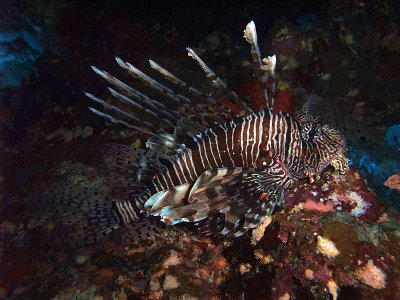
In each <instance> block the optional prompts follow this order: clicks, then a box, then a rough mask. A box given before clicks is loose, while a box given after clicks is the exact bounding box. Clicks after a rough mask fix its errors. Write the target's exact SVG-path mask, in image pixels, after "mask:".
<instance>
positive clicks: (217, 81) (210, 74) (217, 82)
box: [186, 47, 253, 113]
mask: <svg viewBox="0 0 400 300" xmlns="http://www.w3.org/2000/svg"><path fill="white" fill-rule="evenodd" d="M186 50H187V51H188V56H189V57H190V58H192V59H193V60H195V61H196V62H197V63H198V65H199V66H200V67H201V68H202V69H203V71H204V72H205V73H206V77H207V78H209V79H210V80H211V84H212V86H214V87H216V88H219V89H222V90H223V91H224V93H225V94H226V95H227V96H228V97H229V99H230V100H232V101H233V103H235V104H236V105H238V107H239V108H240V110H244V111H245V112H247V113H253V111H252V109H251V108H249V107H248V106H247V105H245V104H244V103H242V102H241V101H239V98H238V95H237V94H236V93H235V92H234V91H231V90H229V89H228V85H227V84H226V83H225V82H224V81H223V80H222V79H221V78H219V77H218V76H217V75H216V74H215V73H214V71H213V70H211V68H210V67H209V66H208V65H207V64H206V63H205V62H204V61H203V60H202V59H201V58H200V57H199V56H198V55H197V54H196V52H194V50H193V49H192V48H190V47H187V48H186Z"/></svg>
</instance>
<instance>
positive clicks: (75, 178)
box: [28, 144, 161, 249]
mask: <svg viewBox="0 0 400 300" xmlns="http://www.w3.org/2000/svg"><path fill="white" fill-rule="evenodd" d="M134 150H135V149H134V148H132V147H130V148H129V146H126V147H125V145H117V144H112V145H107V146H106V147H105V148H104V149H103V150H102V151H100V153H101V154H100V156H99V157H98V159H99V160H100V161H101V162H102V163H98V166H99V168H100V169H101V170H100V172H98V171H99V170H95V169H93V168H92V167H86V166H83V165H81V164H75V165H73V166H72V167H71V166H67V167H66V166H63V167H61V168H60V169H61V170H59V171H58V172H57V173H65V174H66V175H61V176H59V177H58V179H57V181H55V182H52V183H51V184H49V185H48V186H46V187H45V188H44V189H43V191H42V192H40V193H38V194H37V195H36V196H34V197H32V198H33V199H29V200H28V205H29V208H30V210H31V212H32V213H31V215H32V220H31V222H30V223H29V225H28V226H29V229H30V234H29V237H28V239H34V240H36V243H35V245H36V244H38V243H37V240H39V242H40V245H42V246H43V247H44V248H46V247H52V248H67V249H73V248H77V247H81V246H84V245H87V244H92V243H94V242H97V241H99V240H102V239H104V238H105V237H107V238H109V239H116V240H119V241H121V240H125V239H140V238H146V237H147V236H148V235H152V234H155V233H157V232H159V231H160V229H161V228H160V227H159V226H158V225H157V222H155V220H151V219H143V218H142V217H143V216H142V215H141V214H140V213H139V211H140V208H139V206H140V202H141V201H144V199H145V197H144V196H143V195H144V194H145V186H144V185H140V183H139V182H138V181H137V180H136V177H135V176H134V175H135V172H137V171H138V163H137V162H136V159H137V156H138V155H139V154H138V153H137V152H136V151H134ZM123 154H124V155H123ZM141 198H143V199H141ZM136 199H140V201H139V200H137V201H136ZM124 205H125V206H127V205H129V207H133V206H135V209H136V211H137V212H138V213H137V215H136V216H137V217H136V218H134V219H130V222H132V223H130V224H126V223H127V222H126V218H125V219H124V218H123V216H121V214H120V213H121V210H120V209H118V206H124ZM43 247H42V248H43Z"/></svg>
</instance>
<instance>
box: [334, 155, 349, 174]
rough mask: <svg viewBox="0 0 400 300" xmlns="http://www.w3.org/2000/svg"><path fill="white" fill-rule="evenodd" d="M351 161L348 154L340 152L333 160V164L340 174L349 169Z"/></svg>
mask: <svg viewBox="0 0 400 300" xmlns="http://www.w3.org/2000/svg"><path fill="white" fill-rule="evenodd" d="M349 161H350V160H349V159H348V158H347V157H346V156H344V155H343V154H342V153H340V154H339V155H338V156H337V157H335V158H334V159H333V160H332V161H331V165H332V167H333V168H334V169H335V171H338V172H339V174H341V175H344V174H345V173H346V172H347V170H348V169H349Z"/></svg>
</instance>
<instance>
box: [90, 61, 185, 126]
mask: <svg viewBox="0 0 400 300" xmlns="http://www.w3.org/2000/svg"><path fill="white" fill-rule="evenodd" d="M92 69H93V71H95V72H96V73H97V74H98V75H100V76H101V77H103V78H104V79H106V80H107V81H108V82H109V83H111V84H112V85H114V86H116V87H118V88H119V89H121V90H124V91H126V92H127V93H128V95H129V96H132V97H134V98H135V99H137V100H138V101H139V103H140V104H142V105H144V106H145V107H146V108H147V109H148V110H151V111H153V112H154V113H156V114H157V115H158V116H160V117H163V118H167V119H168V120H171V121H172V122H176V121H177V120H178V118H177V117H175V116H174V115H173V114H176V115H178V114H179V113H178V112H177V111H175V110H174V111H172V113H173V114H172V113H171V112H170V111H169V109H167V108H166V107H165V105H164V104H163V103H161V102H159V101H157V100H153V99H150V98H149V97H148V96H147V95H145V94H143V93H141V92H139V91H137V90H135V89H134V88H132V87H131V86H129V85H127V84H126V83H124V82H122V81H120V80H119V79H117V78H116V77H114V76H112V75H110V74H108V73H107V72H106V71H103V70H100V69H98V68H96V67H95V66H92ZM128 99H129V100H130V101H129V103H131V104H132V105H135V104H134V103H136V104H139V103H138V102H137V101H134V100H133V99H130V98H128Z"/></svg>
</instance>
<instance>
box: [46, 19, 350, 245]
mask: <svg viewBox="0 0 400 300" xmlns="http://www.w3.org/2000/svg"><path fill="white" fill-rule="evenodd" d="M244 37H245V39H246V40H247V42H248V43H249V44H250V45H251V54H252V59H253V62H254V63H255V64H256V66H257V69H258V71H257V72H258V77H259V79H260V83H261V84H262V86H263V88H264V94H265V106H266V107H265V109H263V110H262V111H260V112H255V111H253V110H252V109H251V108H250V107H248V106H247V105H246V104H245V102H244V101H243V99H239V97H238V96H237V94H236V93H235V92H232V91H230V90H229V89H228V88H227V84H226V83H225V82H224V81H223V80H222V79H221V78H219V77H218V76H217V75H216V74H215V73H214V72H213V71H212V70H211V68H209V67H208V66H207V64H206V63H205V62H204V61H203V60H202V59H201V58H200V57H199V56H198V55H197V54H196V53H195V52H194V51H193V50H192V49H190V48H187V50H188V55H189V56H190V57H191V58H192V59H194V60H195V61H196V62H197V63H198V64H199V66H200V67H201V68H202V69H203V71H204V72H205V74H206V77H207V78H208V79H209V80H210V84H211V85H212V86H214V87H216V88H218V89H220V90H221V91H222V92H223V93H224V94H225V95H226V96H225V98H224V99H228V100H229V101H230V102H231V103H234V104H235V105H236V106H237V107H238V108H239V111H240V112H239V113H235V112H233V111H232V110H231V109H230V108H228V107H226V106H224V105H223V104H222V101H221V100H220V98H215V99H214V98H213V97H212V96H210V95H208V94H206V93H203V92H201V91H199V90H198V89H196V88H194V87H193V86H190V85H189V84H187V83H186V82H185V81H183V80H181V79H180V78H178V77H177V76H175V75H174V74H172V73H171V72H169V71H168V70H166V69H165V68H163V67H162V66H160V65H159V64H157V63H156V62H154V61H152V60H150V66H151V68H153V69H154V70H156V71H157V72H159V73H161V75H162V76H163V77H164V78H165V79H167V80H168V81H169V82H170V83H173V84H174V85H175V86H177V87H178V88H179V90H178V91H176V89H175V90H174V89H172V88H169V87H168V86H166V85H164V84H162V83H160V82H159V81H156V80H155V79H153V78H151V77H150V76H148V75H146V74H145V73H143V72H142V71H140V70H139V69H137V68H136V67H134V66H133V65H131V64H130V63H129V62H124V61H123V60H121V59H120V58H116V62H117V63H118V65H119V66H121V67H122V68H123V69H125V70H127V71H128V72H129V74H130V75H132V76H133V77H134V78H136V79H139V80H140V81H141V82H142V83H144V85H147V86H148V87H150V88H151V89H153V90H154V91H155V92H157V93H159V94H160V95H161V97H162V99H163V100H162V101H161V100H155V99H152V98H150V97H149V96H147V95H146V94H144V93H142V92H140V91H138V90H136V89H134V88H133V87H131V86H130V85H127V84H126V83H124V82H122V81H121V80H119V79H117V78H116V77H114V76H112V75H110V74H109V73H107V72H105V71H102V70H100V69H98V68H96V67H92V68H93V70H94V71H95V72H96V73H97V74H98V75H100V76H101V77H103V78H104V79H105V80H106V81H107V82H108V83H109V84H111V85H112V86H114V88H115V89H114V88H111V87H110V88H109V91H110V96H109V99H107V101H105V100H102V99H101V98H98V97H96V96H94V95H92V94H90V93H85V94H86V95H87V96H88V97H89V98H90V99H92V100H94V101H95V102H97V103H99V104H101V105H102V106H103V107H104V109H105V111H104V110H103V111H101V110H98V109H96V108H92V107H90V110H91V111H92V112H94V113H96V114H97V115H100V116H101V117H103V118H105V119H107V120H109V121H111V122H115V123H119V124H122V125H124V126H126V127H127V128H130V129H134V130H137V131H139V132H142V133H145V134H147V135H148V136H149V137H148V139H147V142H146V149H141V148H135V147H133V146H130V145H123V144H109V145H106V146H105V147H104V149H103V150H102V151H101V156H100V158H99V159H97V161H98V163H97V165H98V167H99V169H100V170H101V172H100V174H103V175H102V176H105V177H106V182H107V187H108V189H109V193H108V194H106V193H102V192H101V191H99V190H96V188H93V187H90V186H85V185H79V184H76V185H74V184H67V183H60V184H53V185H52V188H49V189H48V190H46V191H45V192H43V194H42V195H41V196H40V197H39V198H40V199H39V202H40V205H41V207H44V206H46V205H47V206H50V205H52V206H53V207H54V211H53V212H54V214H53V216H52V217H54V216H55V215H57V217H58V218H59V219H60V220H58V221H57V222H58V224H59V225H60V226H62V230H56V234H57V235H59V238H60V239H64V240H66V241H68V242H69V243H70V244H72V245H73V246H79V245H82V244H87V243H91V242H94V241H97V240H99V239H101V238H102V237H104V236H106V235H108V234H109V233H112V232H114V233H117V235H118V234H121V235H122V234H126V235H128V236H129V235H132V236H133V237H137V236H140V234H141V233H147V235H149V232H151V229H152V228H153V226H152V224H153V222H154V219H155V217H157V222H159V220H161V221H162V222H164V223H165V224H167V225H174V224H177V223H182V222H190V223H194V224H195V225H196V226H197V228H198V229H199V230H200V231H201V232H203V233H204V234H206V235H213V236H229V237H238V236H241V235H243V234H244V233H246V232H247V231H248V230H250V229H253V228H256V227H257V226H259V225H260V224H261V223H262V221H263V220H264V219H265V217H266V216H268V215H271V214H272V213H273V211H274V209H275V207H276V206H279V205H282V204H283V202H284V200H283V199H284V192H285V190H287V189H289V188H293V187H294V186H295V185H296V183H298V182H299V180H301V179H304V178H308V177H309V178H310V179H312V178H314V177H316V178H318V177H319V175H320V174H321V172H322V171H323V170H324V169H325V168H326V167H327V166H328V165H331V166H333V167H334V168H335V170H337V171H339V172H341V173H343V172H345V171H346V170H347V167H348V166H347V163H348V160H347V158H346V157H345V151H346V147H345V140H344V137H343V135H342V134H341V133H340V132H339V131H338V130H336V129H334V128H332V127H331V126H328V125H321V124H319V122H318V120H317V118H314V117H312V116H311V115H310V114H309V113H308V111H307V109H305V110H303V111H302V112H301V113H299V114H297V115H296V116H290V115H288V114H286V113H283V112H280V113H278V114H274V113H273V112H272V108H273V105H274V98H275V77H276V76H275V66H276V57H275V55H274V56H271V57H268V58H266V59H261V54H260V50H259V46H258V42H257V33H256V28H255V24H254V22H253V21H251V22H250V23H249V24H247V26H246V29H245V30H244ZM268 80H269V81H270V82H271V81H272V83H271V84H270V87H271V90H268V89H267V88H265V87H266V86H267V84H266V83H267V81H268ZM270 95H271V96H270ZM176 107H178V108H177V109H176ZM97 189H99V187H97ZM100 190H101V187H100ZM63 209H64V210H63ZM60 215H61V217H60ZM161 224H162V223H161Z"/></svg>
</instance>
